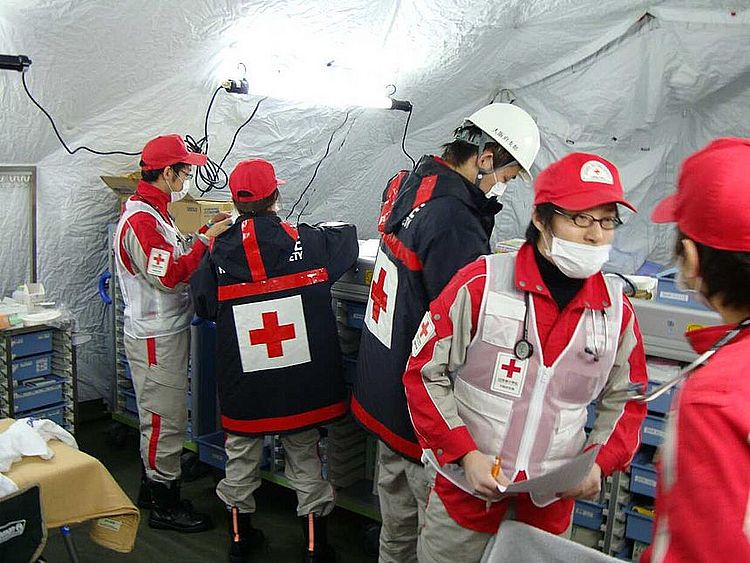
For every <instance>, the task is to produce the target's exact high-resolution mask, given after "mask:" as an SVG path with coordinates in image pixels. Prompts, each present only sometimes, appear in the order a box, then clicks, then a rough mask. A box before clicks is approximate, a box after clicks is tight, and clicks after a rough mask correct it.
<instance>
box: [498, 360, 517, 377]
mask: <svg viewBox="0 0 750 563" xmlns="http://www.w3.org/2000/svg"><path fill="white" fill-rule="evenodd" d="M500 369H504V370H505V371H506V372H508V375H507V376H506V377H508V378H511V377H513V375H514V374H516V373H520V372H521V368H520V367H519V366H517V365H516V360H515V358H514V359H511V361H510V362H509V363H507V364H502V365H501V366H500Z"/></svg>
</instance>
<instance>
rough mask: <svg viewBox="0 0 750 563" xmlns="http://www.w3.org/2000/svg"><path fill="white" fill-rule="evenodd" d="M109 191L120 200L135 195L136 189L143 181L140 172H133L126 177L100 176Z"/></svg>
mask: <svg viewBox="0 0 750 563" xmlns="http://www.w3.org/2000/svg"><path fill="white" fill-rule="evenodd" d="M99 177H100V178H101V179H102V181H103V182H104V183H105V184H107V186H108V187H109V189H111V190H112V191H113V192H115V193H116V194H117V195H118V196H120V199H127V198H129V197H130V196H131V195H133V194H134V193H135V188H136V186H137V185H138V182H139V181H140V179H141V173H140V172H131V173H130V174H127V175H125V176H99Z"/></svg>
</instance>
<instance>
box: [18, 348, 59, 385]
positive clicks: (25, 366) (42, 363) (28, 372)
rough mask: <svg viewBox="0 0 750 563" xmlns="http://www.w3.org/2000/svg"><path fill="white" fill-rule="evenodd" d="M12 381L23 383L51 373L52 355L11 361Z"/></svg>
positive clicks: (39, 355) (40, 355)
mask: <svg viewBox="0 0 750 563" xmlns="http://www.w3.org/2000/svg"><path fill="white" fill-rule="evenodd" d="M11 372H12V374H13V381H25V380H27V379H33V378H35V377H42V376H44V375H49V374H50V373H52V354H38V355H36V356H28V357H25V358H19V359H17V360H13V362H12V364H11Z"/></svg>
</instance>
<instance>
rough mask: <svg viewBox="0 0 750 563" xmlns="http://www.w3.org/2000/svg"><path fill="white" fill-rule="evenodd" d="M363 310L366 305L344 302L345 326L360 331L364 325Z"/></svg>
mask: <svg viewBox="0 0 750 563" xmlns="http://www.w3.org/2000/svg"><path fill="white" fill-rule="evenodd" d="M365 310H366V305H365V304H364V303H355V302H354V301H347V302H346V324H347V325H348V326H349V328H356V329H358V330H362V327H364V324H365Z"/></svg>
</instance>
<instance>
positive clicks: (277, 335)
mask: <svg viewBox="0 0 750 563" xmlns="http://www.w3.org/2000/svg"><path fill="white" fill-rule="evenodd" d="M262 317H263V328H257V329H253V330H251V331H250V344H251V345H253V346H255V345H259V344H265V345H266V352H267V353H268V357H269V358H280V357H281V356H283V355H284V349H283V347H282V343H283V342H284V341H285V340H293V339H294V338H296V332H295V330H294V324H288V325H279V314H278V313H277V312H276V311H272V312H270V313H263V315H262Z"/></svg>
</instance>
